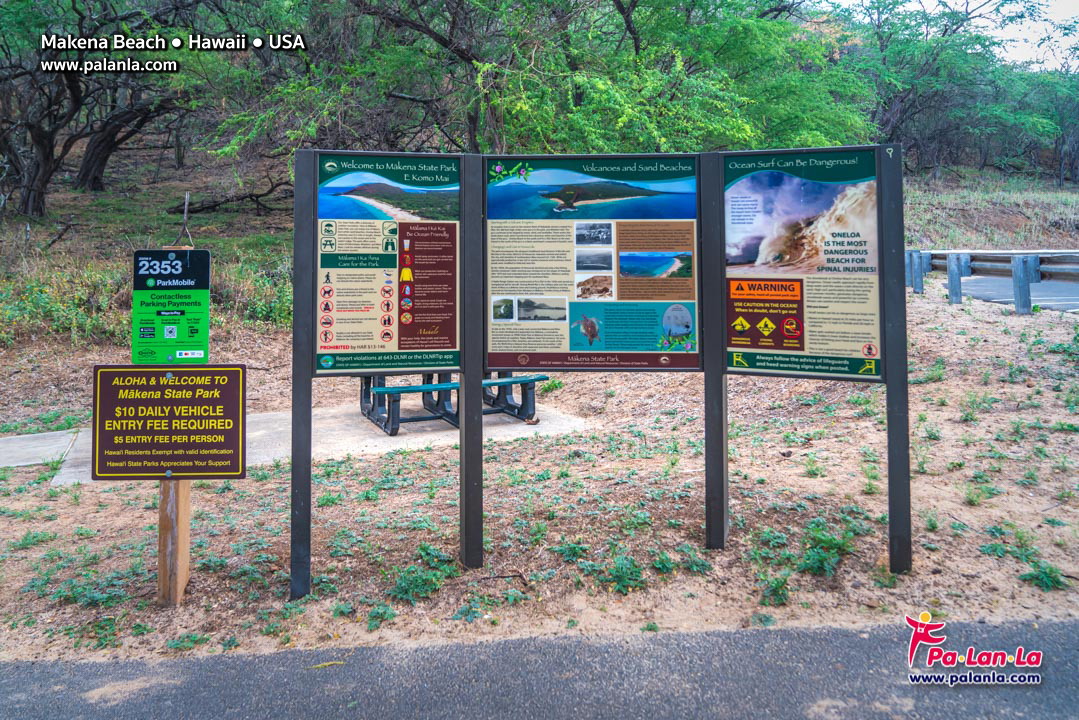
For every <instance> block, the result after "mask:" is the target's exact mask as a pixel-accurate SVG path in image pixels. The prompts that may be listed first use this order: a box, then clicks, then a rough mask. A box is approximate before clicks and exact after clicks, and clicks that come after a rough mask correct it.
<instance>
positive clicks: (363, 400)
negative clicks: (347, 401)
mask: <svg viewBox="0 0 1079 720" xmlns="http://www.w3.org/2000/svg"><path fill="white" fill-rule="evenodd" d="M360 412H361V413H363V416H364V417H365V418H369V417H371V376H370V375H361V376H360Z"/></svg>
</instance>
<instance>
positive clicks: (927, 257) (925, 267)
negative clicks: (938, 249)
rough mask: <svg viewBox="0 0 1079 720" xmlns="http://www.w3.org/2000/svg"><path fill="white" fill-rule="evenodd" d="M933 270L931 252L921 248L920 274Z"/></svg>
mask: <svg viewBox="0 0 1079 720" xmlns="http://www.w3.org/2000/svg"><path fill="white" fill-rule="evenodd" d="M931 272H933V253H932V252H931V251H929V250H922V274H923V275H928V274H929V273H931Z"/></svg>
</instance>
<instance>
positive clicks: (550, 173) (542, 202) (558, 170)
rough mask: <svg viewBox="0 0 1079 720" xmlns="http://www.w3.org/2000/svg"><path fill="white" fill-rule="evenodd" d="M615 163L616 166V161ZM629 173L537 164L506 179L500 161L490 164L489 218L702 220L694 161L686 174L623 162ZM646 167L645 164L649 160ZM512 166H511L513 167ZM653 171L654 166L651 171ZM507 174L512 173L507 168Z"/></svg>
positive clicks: (558, 162)
mask: <svg viewBox="0 0 1079 720" xmlns="http://www.w3.org/2000/svg"><path fill="white" fill-rule="evenodd" d="M611 162H615V161H611ZM618 162H620V163H622V167H623V168H624V169H623V170H619V171H612V172H609V173H604V175H608V177H602V176H600V175H598V174H596V175H593V174H589V173H587V172H580V171H579V170H574V169H569V168H567V167H565V166H572V165H573V164H576V165H577V166H578V167H582V168H583V167H588V161H584V160H577V161H570V160H552V161H549V162H548V161H543V160H537V161H532V163H531V164H532V165H537V166H542V165H544V164H547V165H552V166H553V165H557V167H539V168H538V169H532V168H531V167H530V166H529V167H528V168H527V170H526V171H525V172H524V173H523V174H522V173H521V172H520V171H517V172H514V173H511V174H509V175H507V176H505V177H500V174H501V173H500V172H496V171H495V169H496V168H498V167H504V166H503V165H500V164H499V161H497V160H492V161H489V163H488V165H489V174H490V177H491V178H492V179H491V181H490V182H489V183H488V185H487V217H488V218H489V219H491V220H593V219H594V220H639V219H664V220H667V219H696V217H697V179H696V175H695V174H694V167H693V165H692V163H691V161H686V164H684V165H683V166H681V167H686V168H688V172H687V171H685V170H683V171H682V172H683V173H684V174H682V175H673V174H672V173H671V172H666V173H664V172H659V171H657V172H652V171H651V169H649V171H640V170H637V169H635V165H634V163H636V162H638V161H636V160H633V161H630V160H624V161H622V160H620V161H618ZM640 162H642V163H643V162H645V161H644V160H642V161H640ZM509 163H510V161H506V166H508V165H509ZM650 167H651V166H650ZM504 169H505V170H508V169H510V168H508V167H504Z"/></svg>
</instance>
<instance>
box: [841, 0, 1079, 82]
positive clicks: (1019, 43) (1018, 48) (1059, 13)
mask: <svg viewBox="0 0 1079 720" xmlns="http://www.w3.org/2000/svg"><path fill="white" fill-rule="evenodd" d="M858 1H859V0H835V2H837V3H838V4H840V5H844V6H848V7H849V6H852V5H856V4H857V3H858ZM971 1H972V4H973V3H974V2H975V0H971ZM962 2H963V0H958V3H957V4H961V3H962ZM1042 4H1043V7H1044V10H1043V12H1044V14H1045V17H1046V19H1047V20H1052V21H1055V22H1060V21H1063V20H1067V19H1069V18H1075V17H1077V16H1079V0H1042ZM926 5H927V6H930V7H931V6H932V5H933V0H927V2H926ZM1049 29H1050V25H1049V23H1047V22H1026V23H1022V24H1018V25H1014V26H1012V27H1009V28H1005V29H1002V30H996V31H994V32H992V33H991V34H992V35H995V36H996V37H998V38H1000V39H1001V40H1004V41H1006V42H1007V43H1008V44H1007V46H1006V48H1005V50H1004V51H1003V56H1004V57H1005V58H1006V59H1007V60H1009V61H1011V62H1016V63H1019V62H1030V61H1033V62H1044V63H1045V65H1046V66H1047V67H1057V66H1059V63H1058V62H1056V61H1055V60H1053V58H1052V57H1051V56H1047V54H1046V52H1045V51H1044V50H1042V49H1039V48H1038V46H1037V44H1038V41H1039V40H1041V39H1042V38H1043V37H1045V36H1046V35H1047V34H1049Z"/></svg>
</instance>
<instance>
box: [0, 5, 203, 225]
mask: <svg viewBox="0 0 1079 720" xmlns="http://www.w3.org/2000/svg"><path fill="white" fill-rule="evenodd" d="M201 1H202V0H159V1H158V2H154V3H150V4H149V7H147V6H146V5H147V4H146V3H140V2H136V1H135V0H75V1H74V2H70V3H64V2H60V1H59V0H52V1H51V2H38V1H35V0H11V1H10V2H7V3H5V4H3V5H0V27H3V28H4V33H3V35H0V97H3V98H4V99H3V100H2V101H0V111H2V112H0V156H2V157H3V160H4V163H5V165H6V166H7V168H8V169H9V171H10V172H11V174H12V176H13V177H14V178H15V179H16V180H15V187H16V189H17V190H18V191H19V199H18V204H17V206H16V209H17V211H18V212H20V213H23V214H26V215H31V216H42V215H44V214H45V198H46V194H47V192H48V187H49V184H50V183H51V182H52V179H53V177H54V175H55V174H56V172H57V171H58V170H59V169H60V168H61V167H62V165H63V163H64V162H65V160H66V159H67V157H68V155H69V154H70V153H71V151H72V149H73V148H75V147H76V145H77V144H79V143H80V141H82V140H84V139H87V138H90V144H91V146H92V150H93V152H92V153H91V154H90V158H89V160H86V161H84V168H83V171H81V172H80V180H81V184H82V185H83V186H85V187H89V188H91V189H99V188H100V187H102V186H103V178H104V169H105V165H106V164H107V162H108V159H109V157H111V154H112V152H113V151H115V149H116V148H117V147H118V146H119V145H120V144H122V143H123V142H124V141H126V140H127V139H129V138H130V137H131V136H132V135H133V133H132V132H131V131H132V130H134V132H138V130H140V129H141V128H142V127H143V126H144V125H145V124H146V122H147V121H148V120H149V119H151V118H152V117H156V116H158V115H160V114H162V113H164V112H169V111H172V110H174V109H176V107H177V102H178V101H177V99H176V98H169V97H167V93H168V92H169V90H168V85H167V83H166V82H163V81H161V80H160V79H159V78H154V77H152V76H150V75H145V76H139V77H137V78H136V77H132V76H127V75H125V74H95V73H88V72H85V71H84V70H83V67H84V65H83V63H85V62H87V61H89V60H94V59H100V58H102V57H105V56H106V55H107V52H106V51H101V50H99V49H96V48H95V49H86V48H82V47H80V48H77V49H65V48H59V47H51V46H50V47H43V46H42V45H44V43H41V41H40V40H41V38H42V37H43V36H51V35H54V34H55V35H60V36H65V35H73V36H76V37H84V38H106V37H109V36H111V35H112V34H114V33H122V34H126V35H135V36H137V35H145V34H150V33H152V32H153V31H155V30H156V29H159V28H162V27H165V26H170V27H185V26H188V24H187V22H186V21H187V20H190V19H191V18H192V17H193V15H192V14H193V13H194V11H195V10H196V9H197V8H198V7H199V5H200V4H201ZM59 61H67V62H70V63H74V64H73V65H68V66H66V68H65V69H63V70H57V69H55V66H50V65H51V64H52V63H55V62H59Z"/></svg>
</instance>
